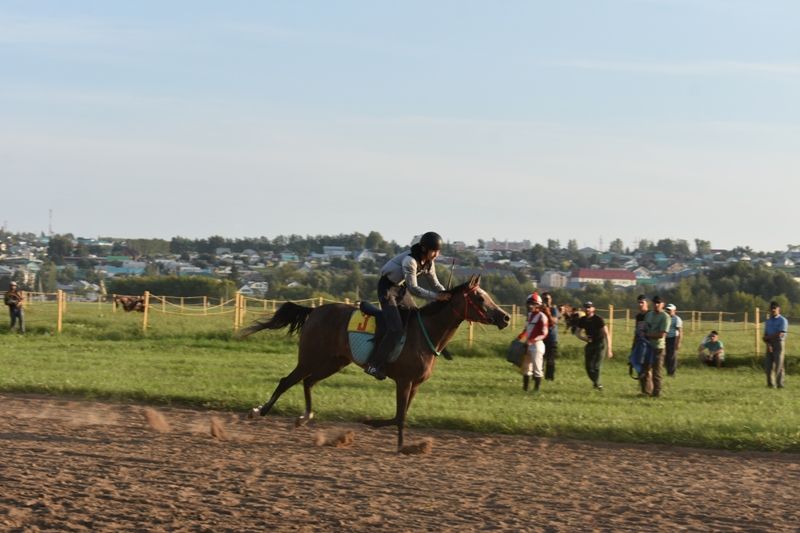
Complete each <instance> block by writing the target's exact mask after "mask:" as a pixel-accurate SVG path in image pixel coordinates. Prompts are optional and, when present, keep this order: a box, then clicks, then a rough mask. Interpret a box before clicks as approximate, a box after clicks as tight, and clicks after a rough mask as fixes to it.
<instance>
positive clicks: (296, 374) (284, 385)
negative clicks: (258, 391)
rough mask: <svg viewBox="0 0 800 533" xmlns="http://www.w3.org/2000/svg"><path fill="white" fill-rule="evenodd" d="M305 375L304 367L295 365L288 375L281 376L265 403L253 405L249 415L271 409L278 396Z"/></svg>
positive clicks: (265, 412)
mask: <svg viewBox="0 0 800 533" xmlns="http://www.w3.org/2000/svg"><path fill="white" fill-rule="evenodd" d="M307 375H308V372H307V371H306V370H305V369H304V368H301V367H300V366H297V367H295V369H294V370H292V371H291V372H290V373H289V375H288V376H286V377H284V378H281V380H280V381H279V382H278V386H277V387H276V388H275V392H273V393H272V396H270V398H269V400H268V401H267V403H265V404H263V405H260V406H258V407H253V410H252V411H251V413H250V414H251V416H253V415H254V414H255V413H258V414H259V415H261V416H264V415H266V414H267V413H269V411H270V409H272V406H273V405H275V402H277V401H278V398H280V397H281V394H283V393H284V392H286V391H287V390H289V389H290V388H292V387H293V386H294V385H296V384H297V383H298V382H299V381H300V380H301V379H303V378H304V377H305V376H307Z"/></svg>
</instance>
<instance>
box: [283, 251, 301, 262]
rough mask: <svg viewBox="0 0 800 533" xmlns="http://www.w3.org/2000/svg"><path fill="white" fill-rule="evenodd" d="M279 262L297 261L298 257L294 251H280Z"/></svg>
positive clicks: (298, 260)
mask: <svg viewBox="0 0 800 533" xmlns="http://www.w3.org/2000/svg"><path fill="white" fill-rule="evenodd" d="M280 262H281V263H299V262H300V258H299V257H297V254H296V253H294V252H281V253H280Z"/></svg>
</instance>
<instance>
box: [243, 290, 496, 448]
mask: <svg viewBox="0 0 800 533" xmlns="http://www.w3.org/2000/svg"><path fill="white" fill-rule="evenodd" d="M448 292H449V293H450V294H451V298H450V300H449V301H447V302H431V303H429V304H427V305H426V306H425V307H423V308H421V309H418V310H414V311H412V313H411V315H410V317H409V319H408V328H407V331H406V342H405V345H404V346H403V350H402V351H401V352H400V356H399V357H398V358H397V360H396V361H394V362H393V363H389V364H388V365H387V366H386V374H387V376H388V377H390V378H392V379H393V380H394V381H395V383H396V386H397V409H396V412H395V416H394V418H391V419H388V420H370V421H365V423H366V424H368V425H370V426H372V427H385V426H391V425H396V426H397V447H398V449H400V448H402V446H403V429H404V426H405V421H406V413H407V412H408V407H409V405H411V400H413V399H414V395H415V394H416V393H417V389H418V388H419V386H420V385H421V384H422V383H423V382H424V381H426V380H427V379H428V378H429V377H431V374H432V373H433V365H434V361H435V357H436V355H438V354H439V353H441V351H442V350H443V349H444V347H445V346H447V343H448V342H450V340H451V339H452V338H453V335H455V333H456V330H457V329H458V326H459V325H460V324H461V323H462V322H463V321H465V320H468V321H471V322H480V323H482V324H492V325H495V326H497V327H498V328H499V329H503V328H504V327H506V326H508V324H509V320H510V318H509V316H508V314H507V313H506V312H505V311H503V310H502V309H500V308H499V307H497V304H495V303H494V302H493V301H492V298H491V297H490V296H489V295H488V294H487V293H486V291H484V290H483V289H481V288H480V276H473V277H472V278H471V279H470V280H469V281H468V282H467V283H464V284H463V285H459V286H458V287H455V288H453V289H450V290H449V291H448ZM352 313H353V307H352V306H350V305H346V304H326V305H323V306H320V307H317V308H310V307H303V306H300V305H297V304H295V303H292V302H287V303H285V304H283V305H282V306H281V307H280V308H278V310H277V312H276V313H275V315H274V316H273V317H272V318H271V319H269V320H268V321H265V322H256V323H255V324H254V325H252V326H250V327H248V328H246V329H245V330H243V331H242V334H241V336H243V337H246V336H248V335H251V334H253V333H255V332H257V331H261V330H263V329H282V328H285V327H287V326H288V327H289V333H290V334H291V333H294V332H299V333H300V347H299V350H298V357H297V366H296V367H295V369H294V370H292V371H291V372H290V373H289V375H288V376H286V377H284V378H283V379H281V380H280V382H279V383H278V387H277V388H276V389H275V392H273V393H272V396H271V397H270V399H269V401H267V402H266V403H265V404H263V405H261V406H259V407H256V408H254V409H253V412H258V413H259V414H260V415H261V416H264V415H266V414H267V413H268V412H269V410H270V409H272V406H273V405H274V404H275V402H276V401H277V400H278V398H279V397H280V396H281V394H283V393H284V392H286V391H287V390H288V389H289V388H290V387H292V386H293V385H295V384H296V383H298V382H299V381H300V380H302V381H303V390H304V392H305V400H306V410H305V413H304V414H303V416H301V417H300V418H299V419H298V424H305V423H307V422H308V421H309V420H310V419H311V418H313V416H314V414H313V412H312V410H311V387H313V386H314V385H315V384H316V383H317V382H318V381H321V380H323V379H325V378H327V377H328V376H331V375H333V374H335V373H336V372H338V371H340V370H341V369H342V368H344V367H346V366H347V365H349V364H350V363H352V362H353V359H352V356H351V353H350V342H349V340H348V336H347V331H346V329H347V324H348V321H349V320H350V315H351V314H352Z"/></svg>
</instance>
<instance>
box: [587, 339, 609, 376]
mask: <svg viewBox="0 0 800 533" xmlns="http://www.w3.org/2000/svg"><path fill="white" fill-rule="evenodd" d="M605 352H606V343H605V341H600V342H588V343H586V346H584V347H583V356H584V363H585V365H586V374H587V375H588V376H589V379H591V380H592V383H593V384H594V385H600V365H602V364H603V355H604V354H605Z"/></svg>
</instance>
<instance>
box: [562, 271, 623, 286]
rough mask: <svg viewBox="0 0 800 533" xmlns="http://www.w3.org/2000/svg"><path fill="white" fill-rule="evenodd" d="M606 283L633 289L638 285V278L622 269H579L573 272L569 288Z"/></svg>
mask: <svg viewBox="0 0 800 533" xmlns="http://www.w3.org/2000/svg"><path fill="white" fill-rule="evenodd" d="M606 282H611V284H612V285H616V286H618V287H632V286H634V285H636V276H635V275H634V273H633V272H631V271H629V270H625V269H622V268H607V269H602V268H579V269H577V270H574V271H572V274H571V275H570V278H569V282H568V284H567V287H568V288H571V289H580V288H583V287H585V286H586V285H590V284H596V285H602V284H603V283H606Z"/></svg>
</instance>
